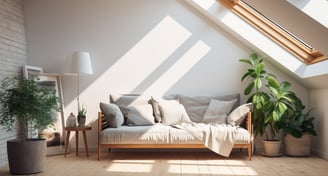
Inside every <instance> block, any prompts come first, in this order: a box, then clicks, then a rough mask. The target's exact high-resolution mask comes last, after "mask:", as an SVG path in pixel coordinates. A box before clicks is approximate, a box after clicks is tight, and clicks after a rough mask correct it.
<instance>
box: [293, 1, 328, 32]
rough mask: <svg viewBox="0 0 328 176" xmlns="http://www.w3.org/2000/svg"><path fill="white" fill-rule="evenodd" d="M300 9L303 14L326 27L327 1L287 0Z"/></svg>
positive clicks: (327, 21)
mask: <svg viewBox="0 0 328 176" xmlns="http://www.w3.org/2000/svg"><path fill="white" fill-rule="evenodd" d="M287 1H288V2H289V3H291V4H292V5H294V6H295V7H297V8H298V9H300V10H302V11H303V12H304V13H305V14H307V15H308V16H310V17H311V18H313V19H314V20H316V21H317V22H319V23H320V24H322V25H323V26H325V27H326V28H328V1H327V0H287Z"/></svg>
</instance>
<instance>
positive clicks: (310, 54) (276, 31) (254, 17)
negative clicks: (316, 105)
mask: <svg viewBox="0 0 328 176" xmlns="http://www.w3.org/2000/svg"><path fill="white" fill-rule="evenodd" d="M219 2H221V3H222V4H224V5H225V6H226V7H228V8H229V9H231V11H232V12H234V13H235V14H237V15H238V16H240V17H241V18H243V19H244V20H245V21H247V22H248V23H249V24H251V25H252V26H254V27H255V28H256V29H258V30H259V31H261V32H262V33H263V34H265V35H266V36H268V37H269V38H271V39H272V40H273V41H275V42H276V43H278V44H279V45H280V46H282V47H283V48H285V49H286V50H287V51H289V52H290V53H292V54H293V55H295V56H296V57H297V58H299V59H300V60H301V61H302V62H304V63H305V64H314V63H317V62H320V61H323V60H327V57H325V56H324V55H323V54H321V53H320V52H319V51H317V50H316V49H314V48H313V47H312V46H310V45H309V44H307V43H306V42H305V41H303V40H302V39H300V38H299V37H297V36H296V35H294V34H292V33H291V32H290V31H288V30H287V29H285V28H284V27H282V26H281V25H279V24H278V23H276V22H275V21H273V20H271V19H270V18H268V17H267V16H266V15H265V14H264V12H263V11H262V12H260V11H259V10H257V9H256V8H255V7H253V6H252V5H250V4H249V3H246V2H245V0H220V1H219Z"/></svg>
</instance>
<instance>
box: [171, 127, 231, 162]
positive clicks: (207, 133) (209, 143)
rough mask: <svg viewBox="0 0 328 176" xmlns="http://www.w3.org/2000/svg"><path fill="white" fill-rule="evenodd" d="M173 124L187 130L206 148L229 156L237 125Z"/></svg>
mask: <svg viewBox="0 0 328 176" xmlns="http://www.w3.org/2000/svg"><path fill="white" fill-rule="evenodd" d="M174 126H175V127H176V128H179V129H183V130H185V131H187V132H188V133H189V134H191V135H192V136H194V137H195V138H196V139H198V140H200V141H202V142H203V144H204V145H205V146H206V147H207V148H208V149H210V150H212V151H213V152H215V153H217V154H220V155H222V156H225V157H229V155H230V152H231V150H232V148H233V146H234V143H235V136H236V133H237V127H235V126H231V125H227V124H214V123H210V124H205V123H181V124H180V125H174Z"/></svg>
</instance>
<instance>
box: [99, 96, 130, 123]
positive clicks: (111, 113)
mask: <svg viewBox="0 0 328 176" xmlns="http://www.w3.org/2000/svg"><path fill="white" fill-rule="evenodd" d="M100 109H101V112H102V113H103V114H104V117H105V121H106V122H107V123H108V125H109V127H112V128H118V127H120V126H121V125H123V123H124V116H123V114H122V112H121V111H120V108H119V107H118V106H117V105H116V104H108V103H103V102H101V103H100Z"/></svg>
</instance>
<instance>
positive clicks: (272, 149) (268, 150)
mask: <svg viewBox="0 0 328 176" xmlns="http://www.w3.org/2000/svg"><path fill="white" fill-rule="evenodd" d="M280 145H281V141H280V140H274V141H263V147H264V153H263V155H265V156H281V153H280Z"/></svg>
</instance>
